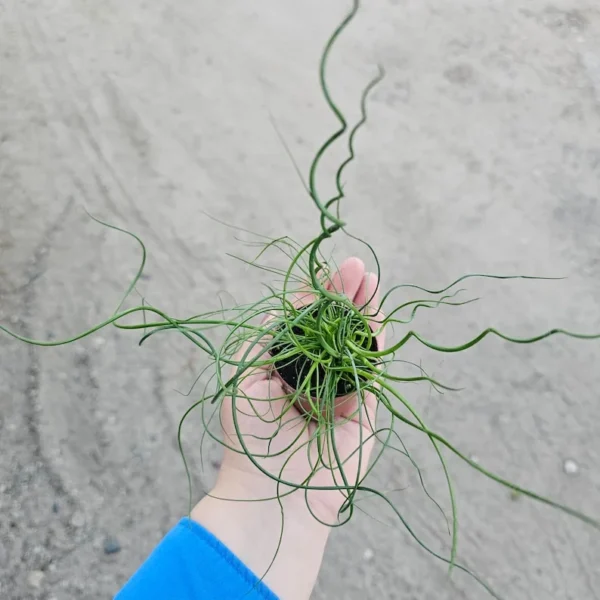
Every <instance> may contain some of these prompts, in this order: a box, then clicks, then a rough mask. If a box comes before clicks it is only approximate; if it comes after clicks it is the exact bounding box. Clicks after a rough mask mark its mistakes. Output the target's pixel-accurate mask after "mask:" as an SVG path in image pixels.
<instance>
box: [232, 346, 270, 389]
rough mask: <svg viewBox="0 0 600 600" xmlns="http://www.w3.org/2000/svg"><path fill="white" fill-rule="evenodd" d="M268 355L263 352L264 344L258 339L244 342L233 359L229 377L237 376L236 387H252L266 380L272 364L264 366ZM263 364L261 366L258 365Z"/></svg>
mask: <svg viewBox="0 0 600 600" xmlns="http://www.w3.org/2000/svg"><path fill="white" fill-rule="evenodd" d="M269 358H270V355H269V353H268V352H265V350H264V344H263V342H262V341H261V340H260V338H259V339H256V340H252V341H246V342H244V343H243V344H242V347H241V348H240V349H239V350H238V351H237V352H236V354H235V356H234V357H233V361H234V363H235V364H233V365H232V370H231V377H234V376H236V375H237V376H238V381H237V383H236V387H239V386H240V385H242V384H243V385H244V386H249V385H254V384H255V383H257V382H259V381H265V380H268V379H269V377H270V375H271V370H272V364H264V361H268V360H269ZM254 363H259V364H254ZM260 363H263V364H260Z"/></svg>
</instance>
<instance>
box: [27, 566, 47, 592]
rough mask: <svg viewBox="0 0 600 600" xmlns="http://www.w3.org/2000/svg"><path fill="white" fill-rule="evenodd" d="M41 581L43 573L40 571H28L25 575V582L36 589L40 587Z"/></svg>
mask: <svg viewBox="0 0 600 600" xmlns="http://www.w3.org/2000/svg"><path fill="white" fill-rule="evenodd" d="M42 581H44V573H43V572H42V571H30V573H29V575H27V583H28V584H29V585H30V586H31V587H32V588H35V589H36V590H39V589H40V587H42Z"/></svg>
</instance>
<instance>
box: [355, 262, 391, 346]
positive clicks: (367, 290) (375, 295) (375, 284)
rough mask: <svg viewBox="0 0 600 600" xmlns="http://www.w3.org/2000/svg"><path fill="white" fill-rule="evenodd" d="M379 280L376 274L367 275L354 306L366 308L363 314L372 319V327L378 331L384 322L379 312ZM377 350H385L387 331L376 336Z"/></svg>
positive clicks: (382, 331)
mask: <svg viewBox="0 0 600 600" xmlns="http://www.w3.org/2000/svg"><path fill="white" fill-rule="evenodd" d="M379 298H380V295H379V280H378V279H377V275H375V273H365V275H364V277H363V279H362V281H361V284H360V287H359V289H358V291H357V292H356V296H355V297H354V304H356V305H357V306H364V307H365V308H364V310H363V312H364V313H365V314H366V315H367V316H369V317H371V318H370V319H369V320H370V322H371V327H372V329H374V330H378V329H379V328H380V326H381V323H382V322H383V318H384V316H383V313H382V312H381V311H380V310H379ZM375 339H376V341H377V349H378V350H383V348H384V347H385V330H381V331H380V332H379V333H378V335H377V336H376V338H375Z"/></svg>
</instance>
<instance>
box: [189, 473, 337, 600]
mask: <svg viewBox="0 0 600 600" xmlns="http://www.w3.org/2000/svg"><path fill="white" fill-rule="evenodd" d="M217 498H231V499H236V498H237V499H241V498H248V493H247V488H244V487H243V486H240V485H239V483H237V482H236V481H235V480H232V481H228V480H227V479H225V480H223V478H221V479H220V481H219V483H218V484H217V486H216V487H215V489H214V490H213V491H212V492H211V495H210V496H206V497H205V498H203V499H202V500H201V501H200V502H199V503H198V504H197V505H196V507H195V508H194V510H193V511H192V514H191V517H192V519H194V520H195V521H196V522H198V523H200V525H202V526H203V527H204V528H206V529H207V530H208V531H210V532H211V533H213V535H215V536H216V537H217V538H219V540H221V541H222V542H223V544H225V545H226V546H227V547H228V548H229V549H230V550H231V551H232V552H233V553H234V554H235V555H236V556H237V557H238V558H239V559H240V560H242V561H243V562H244V563H245V564H246V566H247V567H248V568H249V569H251V570H252V571H253V572H254V573H255V574H256V576H257V577H259V578H263V581H264V583H265V584H266V585H267V586H268V587H269V588H270V589H271V590H272V591H273V592H274V593H275V594H276V595H277V596H279V597H280V598H281V599H282V600H305V599H307V598H309V597H310V594H311V592H312V589H313V587H314V585H315V582H316V579H317V575H318V573H319V569H320V567H321V562H322V560H323V554H324V552H325V546H326V544H327V538H328V537H329V532H330V531H331V528H330V527H327V526H326V525H322V524H321V523H319V522H318V521H317V520H316V519H315V518H314V517H313V516H312V515H311V513H310V511H309V510H308V508H307V507H306V503H305V502H304V501H303V494H302V491H297V492H295V493H294V494H293V495H292V496H288V497H285V496H284V497H283V498H281V504H280V503H279V501H278V500H277V499H272V500H258V501H242V502H234V501H229V500H220V499H217ZM257 498H258V497H257Z"/></svg>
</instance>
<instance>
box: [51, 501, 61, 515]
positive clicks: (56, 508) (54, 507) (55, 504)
mask: <svg viewBox="0 0 600 600" xmlns="http://www.w3.org/2000/svg"><path fill="white" fill-rule="evenodd" d="M59 510H60V505H59V504H58V502H53V503H52V512H53V513H54V514H57V513H58V511H59Z"/></svg>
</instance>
